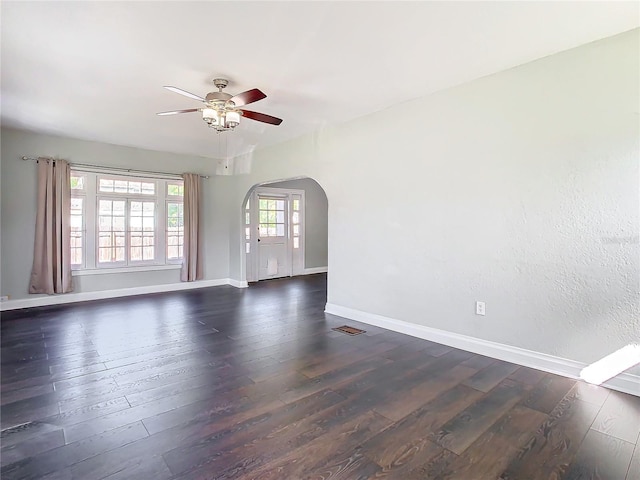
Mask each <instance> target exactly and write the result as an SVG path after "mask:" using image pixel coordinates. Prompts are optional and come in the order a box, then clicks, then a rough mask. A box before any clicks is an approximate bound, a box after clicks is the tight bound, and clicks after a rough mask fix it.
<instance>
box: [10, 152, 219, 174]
mask: <svg viewBox="0 0 640 480" xmlns="http://www.w3.org/2000/svg"><path fill="white" fill-rule="evenodd" d="M44 158H49V157H44ZM20 159H21V160H25V161H26V160H38V159H37V158H36V157H27V156H26V155H25V156H22V157H20ZM51 160H55V159H53V158H52V159H51ZM69 166H70V167H89V168H97V169H102V170H117V171H118V172H127V173H146V174H150V175H165V176H171V177H180V178H182V176H181V175H180V174H178V173H167V172H154V171H151V170H135V169H133V168H119V167H101V166H99V165H90V164H88V163H70V164H69ZM200 178H209V175H200Z"/></svg>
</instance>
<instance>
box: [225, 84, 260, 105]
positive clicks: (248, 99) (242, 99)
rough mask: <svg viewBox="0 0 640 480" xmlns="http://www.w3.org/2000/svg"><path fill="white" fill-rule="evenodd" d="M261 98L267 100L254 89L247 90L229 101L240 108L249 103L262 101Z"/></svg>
mask: <svg viewBox="0 0 640 480" xmlns="http://www.w3.org/2000/svg"><path fill="white" fill-rule="evenodd" d="M263 98H267V96H266V95H265V94H264V93H262V92H261V91H260V90H258V89H257V88H254V89H253V90H247V91H246V92H242V93H239V94H237V95H234V96H233V97H231V98H230V99H229V100H231V101H232V102H233V103H235V105H236V107H242V106H243V105H249V104H250V103H253V102H257V101H258V100H262V99H263Z"/></svg>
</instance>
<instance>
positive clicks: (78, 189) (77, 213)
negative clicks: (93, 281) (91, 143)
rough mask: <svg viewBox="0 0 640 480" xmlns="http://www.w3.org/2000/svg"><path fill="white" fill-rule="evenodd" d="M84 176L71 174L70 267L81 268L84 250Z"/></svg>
mask: <svg viewBox="0 0 640 480" xmlns="http://www.w3.org/2000/svg"><path fill="white" fill-rule="evenodd" d="M84 185H85V176H84V175H81V174H77V173H75V172H73V173H72V174H71V221H70V224H71V266H72V268H74V267H79V268H82V266H83V265H84V250H85V242H84V239H85V225H84V219H85V213H84V205H85V200H86V198H85V196H86V195H85V189H84Z"/></svg>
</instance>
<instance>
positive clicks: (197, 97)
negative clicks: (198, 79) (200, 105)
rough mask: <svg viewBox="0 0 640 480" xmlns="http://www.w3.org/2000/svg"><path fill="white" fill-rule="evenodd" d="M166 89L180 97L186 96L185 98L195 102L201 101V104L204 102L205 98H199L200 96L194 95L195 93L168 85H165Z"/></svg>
mask: <svg viewBox="0 0 640 480" xmlns="http://www.w3.org/2000/svg"><path fill="white" fill-rule="evenodd" d="M164 88H166V89H167V90H170V91H172V92H175V93H179V94H180V95H184V96H185V97H189V98H193V99H194V100H200V101H201V102H204V98H202V97H199V96H198V95H194V94H193V93H189V92H187V91H186V90H182V89H181V88H178V87H170V86H166V85H165V87H164Z"/></svg>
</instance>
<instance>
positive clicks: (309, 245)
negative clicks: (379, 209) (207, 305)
mask: <svg viewBox="0 0 640 480" xmlns="http://www.w3.org/2000/svg"><path fill="white" fill-rule="evenodd" d="M242 215H243V218H242V222H243V230H242V252H243V255H244V257H245V258H244V260H245V262H244V264H245V272H246V279H247V282H256V281H259V280H266V279H271V278H281V277H290V276H297V275H306V274H311V273H321V272H326V271H327V269H328V254H327V249H328V200H327V195H326V193H325V191H324V189H323V188H322V187H321V186H320V185H319V184H318V182H316V181H315V180H313V179H312V178H309V177H299V178H292V179H286V180H277V181H276V180H274V181H270V182H264V183H261V184H258V185H255V186H253V187H252V188H251V189H250V190H249V192H248V193H247V195H246V197H245V200H244V204H243V214H242Z"/></svg>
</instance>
